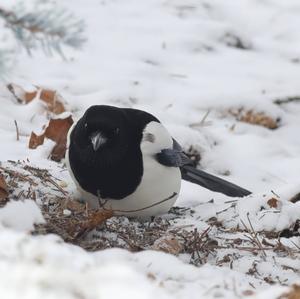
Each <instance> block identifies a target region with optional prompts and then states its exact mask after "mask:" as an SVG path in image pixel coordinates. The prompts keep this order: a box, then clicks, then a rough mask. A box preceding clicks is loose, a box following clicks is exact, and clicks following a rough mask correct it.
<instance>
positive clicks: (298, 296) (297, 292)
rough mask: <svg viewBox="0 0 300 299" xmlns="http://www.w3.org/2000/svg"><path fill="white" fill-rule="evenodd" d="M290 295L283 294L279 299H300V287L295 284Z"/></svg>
mask: <svg viewBox="0 0 300 299" xmlns="http://www.w3.org/2000/svg"><path fill="white" fill-rule="evenodd" d="M291 288H292V289H291V290H290V291H289V292H288V293H284V294H282V295H281V296H280V297H279V299H300V285H298V284H293V285H292V286H291Z"/></svg>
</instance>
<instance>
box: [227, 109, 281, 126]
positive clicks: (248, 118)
mask: <svg viewBox="0 0 300 299" xmlns="http://www.w3.org/2000/svg"><path fill="white" fill-rule="evenodd" d="M229 114H231V115H233V116H234V117H235V118H236V119H237V120H238V121H242V122H245V123H248V124H252V125H258V126H262V127H265V128H268V129H270V130H274V129H277V128H278V126H279V121H278V120H277V119H274V118H272V117H271V116H268V115H266V114H265V113H264V112H257V111H254V110H244V109H242V108H241V109H238V110H234V109H230V110H229Z"/></svg>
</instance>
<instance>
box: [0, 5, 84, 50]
mask: <svg viewBox="0 0 300 299" xmlns="http://www.w3.org/2000/svg"><path fill="white" fill-rule="evenodd" d="M38 4H41V5H37V6H36V8H35V11H31V12H28V11H26V9H25V8H24V6H23V5H22V3H20V4H19V5H17V6H16V7H15V8H14V9H12V10H6V9H5V8H2V7H0V17H1V18H3V19H4V22H5V25H6V26H7V27H8V28H9V29H11V30H12V31H13V33H14V35H15V37H16V39H17V40H18V41H19V42H20V43H21V44H22V45H23V46H24V47H25V49H26V50H27V51H28V53H29V54H30V53H31V50H32V49H36V48H37V47H38V46H42V48H43V50H44V51H45V52H46V54H52V52H53V51H56V52H58V53H59V54H60V55H62V56H63V53H62V50H61V46H62V45H66V46H70V47H72V48H75V49H76V48H80V47H81V46H82V44H83V43H84V41H85V39H84V38H83V36H82V33H83V30H84V23H83V21H81V20H78V19H76V18H75V17H74V16H73V15H72V14H71V13H69V12H67V11H66V10H64V9H62V8H57V7H54V6H52V7H49V6H43V5H42V3H41V2H39V3H38Z"/></svg>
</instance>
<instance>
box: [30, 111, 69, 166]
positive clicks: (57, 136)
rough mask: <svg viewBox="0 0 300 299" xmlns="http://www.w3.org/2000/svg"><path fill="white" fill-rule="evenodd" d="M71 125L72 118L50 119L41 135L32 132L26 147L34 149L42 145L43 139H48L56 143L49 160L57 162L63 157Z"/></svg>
mask: <svg viewBox="0 0 300 299" xmlns="http://www.w3.org/2000/svg"><path fill="white" fill-rule="evenodd" d="M72 124H73V119H72V116H68V117H67V118H60V119H50V121H49V124H48V126H47V127H46V129H45V132H44V133H43V134H41V135H36V134H35V133H34V132H32V133H31V136H30V139H29V145H28V146H29V148H31V149H35V148H37V147H38V146H39V145H42V144H43V143H44V139H45V137H46V138H49V139H51V140H52V141H54V142H55V143H56V144H55V146H54V147H53V149H52V151H51V154H50V158H51V159H52V160H54V161H56V162H59V161H60V160H61V159H62V158H63V157H64V156H65V152H66V146H67V135H68V131H69V129H70V127H71V126H72Z"/></svg>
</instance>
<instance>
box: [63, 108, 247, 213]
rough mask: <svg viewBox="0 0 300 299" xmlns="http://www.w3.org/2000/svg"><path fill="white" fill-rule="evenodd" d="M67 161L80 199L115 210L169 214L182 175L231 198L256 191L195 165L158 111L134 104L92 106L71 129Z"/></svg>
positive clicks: (105, 208)
mask: <svg viewBox="0 0 300 299" xmlns="http://www.w3.org/2000/svg"><path fill="white" fill-rule="evenodd" d="M65 160H66V165H67V168H68V170H69V173H70V176H71V178H72V179H73V181H74V182H75V184H76V186H77V189H78V191H79V194H80V198H81V199H82V200H84V201H85V202H87V204H88V206H89V207H90V208H91V209H96V210H97V209H104V210H111V211H113V213H114V214H115V215H125V216H128V217H140V218H146V217H152V216H157V215H160V214H165V213H167V212H168V211H169V210H170V209H171V207H172V206H173V205H174V203H175V201H176V199H177V198H178V195H179V192H180V187H181V180H182V179H183V180H186V181H189V182H192V183H195V184H198V185H200V186H203V187H205V188H207V189H209V190H212V191H215V192H220V193H223V194H225V195H227V196H231V197H244V196H247V195H249V194H251V192H250V191H248V190H246V189H244V188H241V187H239V186H237V185H235V184H233V183H231V182H228V181H225V180H223V179H221V178H219V177H216V176H214V175H212V174H209V173H207V172H204V171H203V170H201V169H198V168H196V167H195V166H194V162H193V161H192V160H191V159H190V158H189V157H188V156H187V155H186V154H185V153H184V152H183V149H182V147H181V146H180V144H179V143H178V142H177V141H176V140H175V139H174V138H173V137H172V136H171V134H170V133H169V132H168V130H167V129H166V128H165V126H164V125H163V124H162V123H161V122H160V121H159V120H158V119H157V118H156V117H155V116H154V115H152V114H150V113H148V112H146V111H143V110H138V109H133V108H120V107H115V106H109V105H94V106H90V107H89V108H88V109H87V110H86V111H85V113H84V114H83V116H82V117H81V118H80V119H79V120H78V121H77V122H75V123H74V124H73V126H72V127H71V128H70V130H69V132H68V136H67V150H66V159H65Z"/></svg>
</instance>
